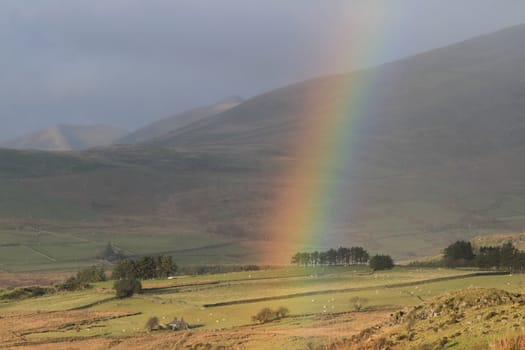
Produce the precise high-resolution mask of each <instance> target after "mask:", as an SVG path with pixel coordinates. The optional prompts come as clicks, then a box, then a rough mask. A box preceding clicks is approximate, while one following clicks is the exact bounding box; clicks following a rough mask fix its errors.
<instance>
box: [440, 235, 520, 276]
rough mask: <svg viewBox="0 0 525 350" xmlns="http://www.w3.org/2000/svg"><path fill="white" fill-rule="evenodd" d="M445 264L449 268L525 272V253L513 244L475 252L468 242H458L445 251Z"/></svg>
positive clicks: (485, 248)
mask: <svg viewBox="0 0 525 350" xmlns="http://www.w3.org/2000/svg"><path fill="white" fill-rule="evenodd" d="M443 264H444V265H445V266H447V267H479V268H496V269H503V270H509V271H523V270H525V251H521V250H518V249H516V247H514V245H513V244H512V243H511V242H507V243H504V244H503V245H502V246H496V247H494V246H485V247H480V248H479V249H477V250H474V248H473V247H472V244H471V243H470V242H466V241H456V242H454V243H452V244H451V245H449V246H448V247H447V248H445V250H444V254H443Z"/></svg>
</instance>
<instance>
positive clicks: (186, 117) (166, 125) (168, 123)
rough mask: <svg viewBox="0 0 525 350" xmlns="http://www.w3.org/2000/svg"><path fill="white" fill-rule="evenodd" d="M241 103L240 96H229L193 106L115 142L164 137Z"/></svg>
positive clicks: (130, 142) (145, 140)
mask: <svg viewBox="0 0 525 350" xmlns="http://www.w3.org/2000/svg"><path fill="white" fill-rule="evenodd" d="M240 103H242V99H241V98H240V97H229V98H226V99H224V100H222V101H219V102H217V103H215V104H213V105H210V106H205V107H199V108H195V109H192V110H189V111H186V112H183V113H179V114H176V115H174V116H171V117H169V118H165V119H162V120H159V121H156V122H153V123H151V124H148V125H146V126H144V127H142V128H140V129H138V130H136V131H134V132H132V133H130V134H128V135H126V136H124V137H122V138H120V139H118V140H116V141H115V142H114V143H116V144H136V143H143V142H147V141H151V140H153V139H156V138H159V137H163V136H164V137H165V136H167V135H169V134H170V133H172V132H174V131H176V130H177V129H179V128H182V127H184V126H186V125H188V124H191V123H193V122H196V121H199V120H201V119H205V118H208V117H211V116H213V115H215V114H219V113H222V112H224V111H227V110H229V109H231V108H233V107H236V106H237V105H239V104H240Z"/></svg>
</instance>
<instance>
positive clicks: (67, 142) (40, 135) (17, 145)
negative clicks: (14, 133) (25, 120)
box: [0, 124, 128, 151]
mask: <svg viewBox="0 0 525 350" xmlns="http://www.w3.org/2000/svg"><path fill="white" fill-rule="evenodd" d="M127 133H128V132H127V130H124V129H120V128H116V127H114V126H111V125H104V124H97V125H71V124H58V125H54V126H51V127H49V128H46V129H42V130H39V131H36V132H34V133H31V134H27V135H22V136H20V137H17V138H15V139H12V140H10V141H7V142H4V143H1V144H0V147H4V148H12V149H34V150H42V151H74V150H84V149H88V148H92V147H102V146H109V145H111V144H112V143H113V142H114V141H115V140H117V139H119V138H121V137H123V136H124V135H126V134H127Z"/></svg>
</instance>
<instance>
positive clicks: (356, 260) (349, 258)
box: [292, 247, 370, 266]
mask: <svg viewBox="0 0 525 350" xmlns="http://www.w3.org/2000/svg"><path fill="white" fill-rule="evenodd" d="M369 258H370V256H369V254H368V252H367V251H366V250H365V249H364V248H362V247H352V248H345V247H339V249H333V248H332V249H329V250H327V251H325V252H317V251H315V252H313V253H302V252H300V253H296V254H295V255H294V256H292V264H296V265H302V266H309V265H310V266H317V265H355V264H366V263H367V262H368V259H369Z"/></svg>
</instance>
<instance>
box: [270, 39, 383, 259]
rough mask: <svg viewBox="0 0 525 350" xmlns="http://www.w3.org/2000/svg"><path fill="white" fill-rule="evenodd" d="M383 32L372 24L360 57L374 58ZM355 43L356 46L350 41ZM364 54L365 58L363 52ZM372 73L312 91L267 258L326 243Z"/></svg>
mask: <svg viewBox="0 0 525 350" xmlns="http://www.w3.org/2000/svg"><path fill="white" fill-rule="evenodd" d="M380 38H381V36H380V33H379V31H378V30H375V29H372V30H371V31H369V33H368V36H367V39H366V40H367V42H370V43H373V44H370V45H367V46H366V47H363V48H361V49H360V50H358V49H356V48H355V47H353V48H351V50H352V51H353V52H352V54H353V55H354V57H356V60H357V61H359V62H371V61H372V60H370V59H369V58H373V57H374V56H375V55H378V54H379V53H380V51H379V50H380V49H381V48H382V47H383V45H381V41H380V40H379V39H380ZM350 46H351V45H350ZM358 56H359V57H358ZM376 78H377V77H376V76H374V75H373V74H371V73H370V72H367V73H362V72H358V73H356V74H350V75H339V76H333V77H331V78H326V79H325V80H323V81H326V83H321V84H312V87H311V88H310V90H308V91H307V92H306V96H308V97H309V98H308V100H309V102H308V103H306V104H305V105H304V106H302V108H301V109H300V111H299V112H300V113H301V114H302V118H304V122H305V126H304V127H303V128H301V131H300V134H299V136H298V137H297V138H296V140H295V144H294V146H293V148H294V158H295V161H294V162H293V166H291V167H290V168H288V169H287V170H286V171H285V173H284V174H282V177H281V181H282V184H284V185H281V186H280V187H279V188H280V189H279V190H278V194H277V204H276V205H275V207H274V208H273V210H272V214H271V218H270V219H269V223H268V227H267V232H268V233H269V235H270V237H271V241H272V242H273V243H274V244H276V245H277V247H275V248H274V249H272V250H270V253H268V256H267V257H266V259H265V260H266V261H267V262H270V263H275V264H287V263H289V262H290V257H291V256H292V255H293V254H294V253H295V252H297V251H299V250H301V249H305V248H306V249H308V248H311V247H318V248H322V247H321V246H322V245H323V243H322V242H324V241H326V237H325V233H326V228H327V227H328V225H329V223H330V220H331V216H330V214H331V208H333V207H334V205H337V201H338V197H339V195H340V192H341V191H340V190H341V189H340V188H339V186H338V183H339V181H338V175H337V169H338V168H340V167H341V164H342V163H346V164H347V165H353V166H355V164H352V163H351V158H352V154H351V152H350V153H349V152H348V151H349V150H350V151H351V150H352V147H354V143H355V142H356V139H357V138H358V136H359V135H358V134H357V132H356V130H357V129H358V126H359V125H360V123H361V122H362V121H363V116H364V115H365V114H366V111H367V110H368V108H369V107H370V106H371V104H372V96H371V86H372V84H374V82H375V79H376Z"/></svg>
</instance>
